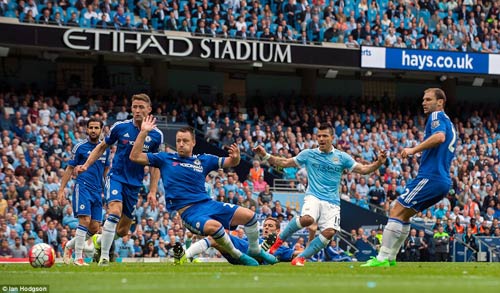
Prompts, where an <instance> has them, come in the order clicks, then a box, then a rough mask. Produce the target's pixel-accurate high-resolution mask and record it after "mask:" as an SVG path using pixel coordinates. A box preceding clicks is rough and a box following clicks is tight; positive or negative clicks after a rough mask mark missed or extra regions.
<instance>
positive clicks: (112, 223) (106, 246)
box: [99, 201, 123, 265]
mask: <svg viewBox="0 0 500 293" xmlns="http://www.w3.org/2000/svg"><path fill="white" fill-rule="evenodd" d="M122 207H123V205H122V202H121V201H112V202H109V203H108V217H107V219H106V222H105V223H104V225H103V226H102V235H101V239H100V240H101V241H100V242H101V257H100V259H99V264H100V265H107V264H108V263H109V250H110V248H111V245H112V244H113V241H114V239H115V234H116V233H115V231H116V226H117V225H118V223H119V222H120V221H121V212H122Z"/></svg>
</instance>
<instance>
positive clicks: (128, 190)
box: [106, 177, 141, 219]
mask: <svg viewBox="0 0 500 293" xmlns="http://www.w3.org/2000/svg"><path fill="white" fill-rule="evenodd" d="M140 190H141V187H140V186H133V185H129V184H125V183H123V182H120V181H116V180H113V179H111V178H110V177H108V178H107V179H106V202H107V203H110V202H112V201H121V202H122V205H123V208H122V214H123V215H125V216H127V218H129V219H134V215H135V208H136V205H137V201H138V200H139V191H140Z"/></svg>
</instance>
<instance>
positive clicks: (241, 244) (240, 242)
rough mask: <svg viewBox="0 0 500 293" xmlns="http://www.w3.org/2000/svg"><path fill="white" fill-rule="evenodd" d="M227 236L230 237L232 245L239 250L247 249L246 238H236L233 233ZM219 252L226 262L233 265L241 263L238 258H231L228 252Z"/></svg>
mask: <svg viewBox="0 0 500 293" xmlns="http://www.w3.org/2000/svg"><path fill="white" fill-rule="evenodd" d="M229 238H231V242H232V243H233V245H234V247H235V248H236V249H238V250H239V251H241V252H243V253H247V251H248V240H247V239H241V238H238V237H236V236H234V235H229ZM221 254H222V256H223V257H224V258H225V259H226V260H227V262H229V263H230V264H233V265H239V264H241V263H240V261H239V260H238V259H235V258H233V257H232V256H231V255H230V254H228V253H225V252H222V251H221Z"/></svg>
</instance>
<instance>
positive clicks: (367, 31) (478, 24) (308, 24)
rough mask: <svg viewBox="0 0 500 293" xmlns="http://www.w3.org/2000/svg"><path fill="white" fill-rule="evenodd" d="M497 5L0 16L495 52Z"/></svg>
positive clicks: (6, 6) (200, 5)
mask: <svg viewBox="0 0 500 293" xmlns="http://www.w3.org/2000/svg"><path fill="white" fill-rule="evenodd" d="M499 5H500V3H499V1H498V0H418V1H417V0H394V1H392V0H359V1H356V0H337V1H334V0H298V1H297V0H273V1H271V0H269V1H268V0H255V1H250V0H249V1H246V0H241V1H238V0H225V1H223V0H215V1H208V0H202V1H195V0H189V1H177V0H162V1H153V0H129V1H125V0H101V1H99V0H94V1H92V0H87V1H84V0H69V1H67V0H60V1H52V0H27V1H25V0H18V1H15V0H1V1H0V16H2V15H3V16H7V17H16V18H18V19H19V20H20V21H22V22H27V23H39V24H48V25H57V26H81V27H97V28H103V29H118V30H133V31H152V30H160V31H161V30H173V31H184V32H188V33H193V34H195V35H200V36H209V37H221V38H240V39H254V40H256V39H260V40H267V41H277V42H300V43H303V44H309V43H310V42H323V41H326V42H336V43H344V44H345V45H346V46H348V47H359V46H360V45H373V46H386V47H398V48H407V47H408V48H413V49H436V50H449V51H462V52H484V53H498V50H499V49H500V42H499V32H500V23H499V22H498V19H499V16H500V7H499Z"/></svg>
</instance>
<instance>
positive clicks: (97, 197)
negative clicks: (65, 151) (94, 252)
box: [59, 118, 109, 266]
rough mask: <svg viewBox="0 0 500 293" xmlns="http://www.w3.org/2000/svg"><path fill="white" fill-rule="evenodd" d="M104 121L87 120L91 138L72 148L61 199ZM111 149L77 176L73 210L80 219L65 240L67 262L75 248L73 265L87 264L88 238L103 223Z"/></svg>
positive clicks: (65, 259)
mask: <svg viewBox="0 0 500 293" xmlns="http://www.w3.org/2000/svg"><path fill="white" fill-rule="evenodd" d="M102 127H103V123H102V121H100V120H97V119H95V118H91V119H89V120H88V121H87V135H88V138H87V139H86V140H84V141H82V142H80V143H79V144H77V145H75V147H73V150H72V157H71V160H69V161H68V166H67V167H66V171H65V172H64V174H63V176H62V179H61V188H60V189H59V202H62V200H63V199H64V198H65V193H64V189H65V187H66V185H67V184H68V181H69V179H70V178H71V174H72V173H73V170H74V168H75V166H78V165H81V164H83V163H85V161H86V160H87V158H88V157H89V155H90V153H91V152H92V151H93V150H94V148H95V147H96V146H97V145H98V143H99V137H100V136H101V131H102ZM108 159H109V152H108V151H104V153H103V154H102V155H101V156H100V157H99V159H98V160H97V162H96V163H95V164H93V165H92V166H91V167H90V168H89V169H88V170H87V172H85V173H82V174H80V175H79V176H78V177H77V178H76V183H75V185H74V187H73V196H72V200H73V213H74V215H75V217H77V218H78V221H79V224H78V227H77V228H76V236H75V237H74V238H73V239H71V240H70V241H68V243H66V246H65V248H64V262H65V263H67V264H69V263H70V260H71V249H73V247H74V250H75V260H74V262H73V263H74V264H75V265H78V266H85V265H87V264H86V263H85V262H84V261H83V256H82V254H83V247H84V245H85V240H86V238H88V237H90V236H92V235H94V234H95V233H97V231H98V229H99V225H100V223H101V222H102V198H101V194H102V190H103V185H104V177H105V176H106V173H107V172H108V169H109V161H108Z"/></svg>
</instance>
